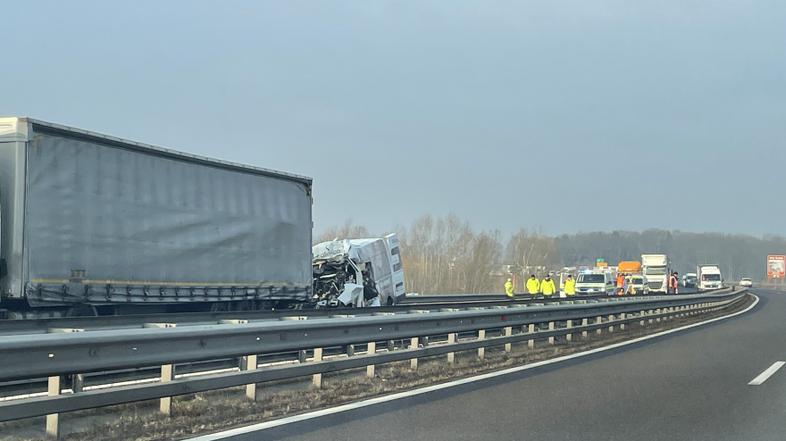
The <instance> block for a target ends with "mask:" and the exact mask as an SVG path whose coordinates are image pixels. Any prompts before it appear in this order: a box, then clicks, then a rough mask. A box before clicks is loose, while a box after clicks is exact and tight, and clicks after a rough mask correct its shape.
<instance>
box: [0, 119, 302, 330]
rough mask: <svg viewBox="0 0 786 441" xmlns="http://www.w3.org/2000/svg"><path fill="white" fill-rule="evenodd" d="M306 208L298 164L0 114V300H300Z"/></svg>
mask: <svg viewBox="0 0 786 441" xmlns="http://www.w3.org/2000/svg"><path fill="white" fill-rule="evenodd" d="M248 141H249V143H252V144H253V143H254V142H255V141H254V140H253V139H249V140H248ZM311 210H312V180H311V178H308V177H305V176H299V175H295V174H290V173H284V172H279V171H274V170H269V169H265V168H258V167H252V166H248V165H242V164H236V163H231V162H226V161H220V160H216V159H210V158H206V157H202V156H196V155H191V154H187V153H181V152H178V151H174V150H169V149H165V148H160V147H155V146H152V145H147V144H142V143H138V142H133V141H128V140H124V139H120V138H116V137H113V136H107V135H103V134H99V133H94V132H89V131H85V130H80V129H75V128H71V127H66V126H62V125H58V124H53V123H48V122H44V121H39V120H35V119H31V118H19V117H11V118H0V259H1V260H0V309H4V310H6V311H21V312H22V313H26V312H28V311H31V310H35V311H47V312H48V313H50V314H52V315H54V314H61V313H64V314H72V313H75V312H79V313H80V314H82V313H85V312H86V313H89V314H114V313H123V312H133V311H137V310H141V309H144V310H145V311H150V310H151V308H154V309H157V310H163V311H168V310H170V308H177V310H184V309H185V310H204V309H208V310H243V309H257V308H265V307H269V306H280V305H292V304H302V303H308V302H310V301H311V294H312V289H313V288H312V286H313V285H312V282H313V274H312V266H311V262H312V259H311V234H312V233H311V230H312V217H311Z"/></svg>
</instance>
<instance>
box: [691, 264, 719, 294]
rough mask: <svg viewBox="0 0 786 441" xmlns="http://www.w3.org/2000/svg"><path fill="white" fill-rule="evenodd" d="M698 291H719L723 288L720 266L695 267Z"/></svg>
mask: <svg viewBox="0 0 786 441" xmlns="http://www.w3.org/2000/svg"><path fill="white" fill-rule="evenodd" d="M696 274H697V279H698V286H697V288H698V289H699V291H707V290H711V289H720V288H722V287H723V275H722V274H721V270H720V266H719V265H713V264H705V265H699V266H697V267H696Z"/></svg>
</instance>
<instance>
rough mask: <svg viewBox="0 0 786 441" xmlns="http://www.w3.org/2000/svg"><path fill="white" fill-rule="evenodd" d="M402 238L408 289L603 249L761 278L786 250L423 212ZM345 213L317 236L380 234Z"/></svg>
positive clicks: (613, 255)
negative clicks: (487, 223)
mask: <svg viewBox="0 0 786 441" xmlns="http://www.w3.org/2000/svg"><path fill="white" fill-rule="evenodd" d="M394 231H395V232H397V233H398V234H399V238H400V239H401V250H402V259H403V266H404V271H405V278H406V285H407V291H409V292H420V293H424V294H427V293H478V292H501V289H502V283H504V279H505V278H507V277H509V276H511V275H513V276H514V278H515V280H516V285H517V289H518V290H522V289H523V283H524V280H525V279H526V277H527V276H528V275H529V274H530V273H537V274H542V273H543V272H544V271H547V270H558V269H560V268H562V267H564V266H579V265H592V264H593V263H594V262H595V259H596V258H599V257H602V258H604V259H605V260H606V261H607V262H609V263H611V264H615V263H616V262H618V261H621V260H639V259H640V256H641V254H644V253H664V254H668V255H669V257H670V258H671V261H672V264H673V267H674V269H676V270H677V271H679V272H680V273H685V272H691V271H693V270H695V268H696V265H697V264H700V263H716V264H719V265H721V270H722V271H723V273H724V275H725V278H726V279H728V280H735V279H739V278H741V277H752V278H754V279H760V278H761V277H762V275H763V273H764V269H765V258H766V256H767V254H782V253H786V238H784V237H781V236H765V237H754V236H750V235H742V234H733V235H732V234H720V233H687V232H681V231H665V230H646V231H641V232H630V231H613V232H591V233H576V234H564V235H560V236H556V237H554V236H549V235H546V234H544V233H542V232H541V231H537V230H535V231H529V230H526V229H521V230H519V231H517V232H516V233H514V234H512V235H510V236H509V237H507V238H503V237H502V235H501V234H500V233H499V232H498V231H495V230H481V231H475V230H474V229H473V228H472V227H471V226H470V224H469V223H468V222H467V221H465V220H461V219H459V218H457V217H456V216H452V215H450V216H444V217H435V216H430V215H426V216H422V217H420V218H418V219H416V220H415V221H414V222H413V223H412V224H411V225H410V226H409V227H399V228H396V229H395V230H394ZM377 235H381V234H370V232H369V231H368V229H367V228H365V227H363V226H359V225H354V224H353V223H352V222H350V221H347V222H346V223H345V224H344V225H342V226H338V227H332V228H328V229H326V230H324V231H323V232H322V233H321V234H319V235H318V236H315V240H314V242H315V243H318V242H322V241H325V240H332V239H335V238H341V239H344V238H360V237H376V236H377Z"/></svg>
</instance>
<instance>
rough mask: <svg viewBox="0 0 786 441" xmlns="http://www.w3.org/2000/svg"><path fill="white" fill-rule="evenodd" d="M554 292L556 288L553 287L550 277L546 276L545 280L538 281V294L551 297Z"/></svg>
mask: <svg viewBox="0 0 786 441" xmlns="http://www.w3.org/2000/svg"><path fill="white" fill-rule="evenodd" d="M556 291H557V288H556V287H555V286H554V281H553V280H551V276H550V275H548V274H546V278H545V279H543V280H541V281H540V292H541V293H542V294H543V296H544V297H551V295H552V294H554V293H555V292H556Z"/></svg>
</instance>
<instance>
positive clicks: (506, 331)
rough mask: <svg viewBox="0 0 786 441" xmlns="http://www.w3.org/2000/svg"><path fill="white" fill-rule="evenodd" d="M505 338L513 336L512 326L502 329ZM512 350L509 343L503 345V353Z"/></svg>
mask: <svg viewBox="0 0 786 441" xmlns="http://www.w3.org/2000/svg"><path fill="white" fill-rule="evenodd" d="M504 334H505V337H510V336H511V335H513V327H512V326H505V329H504ZM512 349H513V345H512V344H511V343H505V352H510V351H511V350H512Z"/></svg>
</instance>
